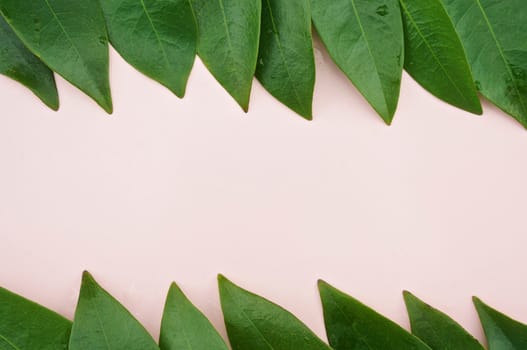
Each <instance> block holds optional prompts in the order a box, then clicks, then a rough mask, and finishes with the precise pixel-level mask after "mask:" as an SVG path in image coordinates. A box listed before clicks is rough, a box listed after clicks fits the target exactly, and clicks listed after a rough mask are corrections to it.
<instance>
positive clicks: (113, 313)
mask: <svg viewBox="0 0 527 350" xmlns="http://www.w3.org/2000/svg"><path fill="white" fill-rule="evenodd" d="M69 349H70V350H99V349H101V350H102V349H104V350H108V349H111V350H157V349H158V347H157V344H156V343H155V341H154V339H152V337H151V336H150V334H148V332H147V331H146V330H145V329H144V328H143V326H142V325H141V324H140V323H139V322H138V321H137V320H136V319H135V318H134V317H133V316H132V314H130V312H129V311H128V310H126V309H125V308H124V307H123V306H122V305H121V304H120V303H119V302H118V301H117V300H116V299H114V298H113V297H112V296H111V295H110V294H109V293H108V292H107V291H105V290H104V289H103V288H101V286H99V285H98V284H97V282H95V280H94V279H93V277H92V276H91V275H90V274H89V273H88V272H84V274H83V276H82V285H81V291H80V296H79V302H78V304H77V309H76V310H75V319H74V321H73V328H72V331H71V339H70V345H69Z"/></svg>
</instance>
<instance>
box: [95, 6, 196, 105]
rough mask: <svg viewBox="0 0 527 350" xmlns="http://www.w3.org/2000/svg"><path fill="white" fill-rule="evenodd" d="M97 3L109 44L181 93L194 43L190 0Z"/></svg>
mask: <svg viewBox="0 0 527 350" xmlns="http://www.w3.org/2000/svg"><path fill="white" fill-rule="evenodd" d="M101 5H102V9H103V12H104V15H105V17H106V23H107V26H108V34H109V37H110V42H111V43H112V45H113V47H114V48H115V49H116V50H117V51H118V52H119V53H120V54H121V55H122V56H123V58H124V59H125V60H127V61H128V62H129V63H130V64H131V65H133V66H134V67H136V68H137V69H138V70H139V71H141V72H143V73H144V74H146V75H147V76H149V77H151V78H153V79H155V80H157V81H159V82H160V83H161V84H163V85H165V86H166V87H168V88H169V89H170V90H171V91H173V92H174V93H175V94H176V95H177V96H179V97H183V96H184V95H185V89H186V84H187V80H188V77H189V74H190V70H191V69H192V65H193V63H194V57H195V56H196V46H197V29H196V21H195V19H194V15H193V13H192V8H191V6H190V0H103V1H101Z"/></svg>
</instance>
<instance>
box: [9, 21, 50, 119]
mask: <svg viewBox="0 0 527 350" xmlns="http://www.w3.org/2000/svg"><path fill="white" fill-rule="evenodd" d="M0 74H3V75H5V76H8V77H10V78H12V79H14V80H16V81H18V82H20V83H22V84H23V85H25V86H26V87H28V88H29V89H30V90H31V91H33V93H34V94H35V95H37V96H38V98H40V99H41V100H42V102H44V103H45V104H46V105H47V106H48V107H49V108H51V109H53V110H55V111H56V110H58V109H59V96H58V94H57V86H56V85H55V78H54V77H53V72H52V71H51V70H50V69H49V68H48V67H46V65H45V64H43V63H42V62H41V61H40V60H39V59H38V58H37V57H36V56H35V55H33V54H32V53H31V51H29V50H28V49H27V48H26V47H25V46H24V44H22V42H21V41H20V39H19V38H18V37H17V36H16V34H15V33H14V32H13V30H12V29H11V28H10V27H9V25H8V24H7V23H6V22H5V20H4V18H3V17H2V16H0Z"/></svg>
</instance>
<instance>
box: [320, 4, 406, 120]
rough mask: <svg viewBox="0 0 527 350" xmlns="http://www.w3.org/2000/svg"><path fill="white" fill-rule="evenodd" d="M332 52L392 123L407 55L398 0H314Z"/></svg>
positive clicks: (373, 103) (321, 32) (356, 84)
mask: <svg viewBox="0 0 527 350" xmlns="http://www.w3.org/2000/svg"><path fill="white" fill-rule="evenodd" d="M311 6H312V11H313V22H314V24H315V27H316V29H317V32H318V34H319V35H320V37H321V39H322V41H323V42H324V44H325V46H326V48H327V49H328V51H329V54H330V55H331V57H332V58H333V60H334V61H335V63H336V64H337V65H338V66H339V67H340V69H341V70H342V71H343V72H344V73H345V74H346V75H347V76H348V77H349V79H350V80H351V81H352V82H353V84H354V85H355V86H356V87H357V89H359V91H360V92H361V93H362V95H364V97H365V98H366V99H367V100H368V102H369V103H370V104H371V105H372V106H373V108H374V109H375V110H376V111H377V113H379V115H380V116H381V117H382V118H383V119H384V121H385V122H386V123H388V124H390V123H391V122H392V119H393V115H394V113H395V110H396V108H397V103H398V99H399V90H400V85H401V74H402V70H403V60H404V40H403V24H402V19H401V12H400V9H399V4H398V2H397V0H311Z"/></svg>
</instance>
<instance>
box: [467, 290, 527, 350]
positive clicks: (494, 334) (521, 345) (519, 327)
mask: <svg viewBox="0 0 527 350" xmlns="http://www.w3.org/2000/svg"><path fill="white" fill-rule="evenodd" d="M474 305H475V306H476V309H477V310H478V314H479V318H480V320H481V324H482V325H483V330H484V331H485V336H486V337H487V342H488V343H489V350H523V349H527V325H524V324H522V323H520V322H518V321H515V320H513V319H512V318H510V317H508V316H505V315H504V314H502V313H501V312H499V311H497V310H495V309H493V308H491V307H490V306H488V305H486V304H485V303H483V302H482V301H481V300H479V299H478V298H474Z"/></svg>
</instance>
